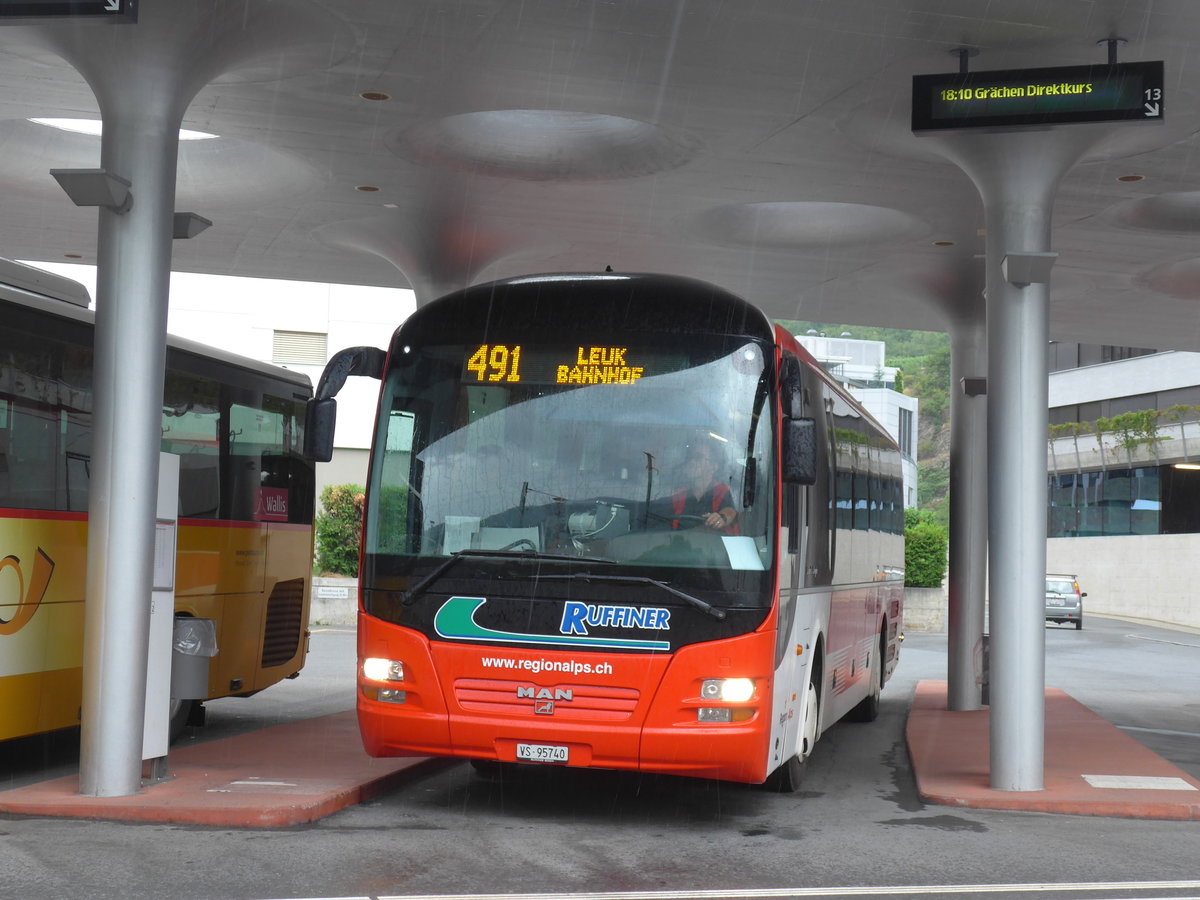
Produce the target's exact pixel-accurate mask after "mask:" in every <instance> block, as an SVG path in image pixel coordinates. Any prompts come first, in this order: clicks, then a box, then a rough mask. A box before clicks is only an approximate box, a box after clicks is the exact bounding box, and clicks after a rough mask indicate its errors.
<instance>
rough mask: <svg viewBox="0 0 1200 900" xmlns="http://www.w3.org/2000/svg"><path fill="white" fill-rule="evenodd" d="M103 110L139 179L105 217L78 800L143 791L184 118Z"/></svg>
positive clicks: (115, 151)
mask: <svg viewBox="0 0 1200 900" xmlns="http://www.w3.org/2000/svg"><path fill="white" fill-rule="evenodd" d="M145 99H146V105H143V106H141V107H140V108H138V109H136V110H130V109H128V108H127V107H128V104H124V103H122V104H117V105H116V108H113V105H112V104H110V105H109V108H108V109H106V110H105V117H104V118H105V121H104V137H103V143H102V149H101V165H102V166H103V167H104V168H105V169H106V170H107V171H109V172H112V173H116V174H119V175H121V176H123V177H125V178H128V179H129V180H130V181H132V183H133V194H134V201H133V206H132V208H131V209H130V210H129V211H128V212H127V213H124V214H122V215H117V214H116V213H114V212H111V211H109V210H103V209H102V210H101V211H100V223H99V236H98V255H97V271H96V276H97V281H96V356H95V363H94V368H93V379H94V389H95V393H94V396H95V408H94V410H93V417H92V480H91V494H90V504H89V515H88V578H87V597H88V602H87V604H86V618H85V624H84V635H85V642H84V662H83V667H84V671H85V672H86V673H88V674H89V676H90V677H88V678H85V679H84V694H83V727H82V734H81V748H80V771H79V790H80V793H82V794H86V795H89V796H121V795H125V794H132V793H136V792H137V791H138V790H139V788H140V786H141V751H142V734H141V722H142V717H143V712H144V705H145V687H144V685H145V678H146V653H147V649H146V648H147V643H146V642H147V636H148V633H149V627H150V624H149V623H150V607H149V598H150V589H151V580H152V572H153V548H154V515H155V502H156V499H157V490H158V488H157V485H158V454H159V445H160V442H161V426H162V415H161V412H160V409H161V407H162V390H163V371H164V365H165V354H166V349H165V347H166V344H165V341H166V331H167V295H168V290H169V284H170V274H171V231H172V218H173V216H174V200H175V165H176V153H177V142H178V134H179V123H180V116H179V115H178V113H177V112H176V111H175V110H172V109H170V105H169V104H168V103H164V102H162V99H159V100H158V102H157V103H155V102H153V101H154V99H155V98H153V97H151V98H145Z"/></svg>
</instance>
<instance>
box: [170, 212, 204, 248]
mask: <svg viewBox="0 0 1200 900" xmlns="http://www.w3.org/2000/svg"><path fill="white" fill-rule="evenodd" d="M211 227H212V221H211V220H209V219H206V218H204V216H199V215H196V213H194V212H177V213H175V227H174V230H173V232H172V234H171V237H173V238H174V239H175V240H177V241H183V240H187V239H188V238H194V237H195V236H196V235H198V234H199V233H200V232H202V231H204V230H205V229H208V228H211Z"/></svg>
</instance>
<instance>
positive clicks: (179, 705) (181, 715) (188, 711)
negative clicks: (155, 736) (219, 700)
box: [167, 697, 196, 744]
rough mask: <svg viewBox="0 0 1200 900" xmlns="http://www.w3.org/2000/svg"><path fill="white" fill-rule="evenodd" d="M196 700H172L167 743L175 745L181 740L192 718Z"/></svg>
mask: <svg viewBox="0 0 1200 900" xmlns="http://www.w3.org/2000/svg"><path fill="white" fill-rule="evenodd" d="M195 702H196V701H195V700H176V699H175V698H174V697H172V698H171V711H170V718H169V719H168V720H167V721H168V725H167V743H168V744H173V743H175V742H176V741H177V740H179V737H180V735H182V734H183V729H184V728H186V727H187V723H188V719H190V718H191V717H192V705H193V704H194V703H195Z"/></svg>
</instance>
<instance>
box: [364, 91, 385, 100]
mask: <svg viewBox="0 0 1200 900" xmlns="http://www.w3.org/2000/svg"><path fill="white" fill-rule="evenodd" d="M358 96H360V97H362V98H363V99H364V100H391V99H392V95H391V94H385V93H384V92H383V91H363V92H362V93H361V94H359V95H358Z"/></svg>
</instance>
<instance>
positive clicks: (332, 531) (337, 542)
mask: <svg viewBox="0 0 1200 900" xmlns="http://www.w3.org/2000/svg"><path fill="white" fill-rule="evenodd" d="M365 499H366V498H365V497H364V496H363V489H362V486H361V485H357V484H330V485H326V486H325V488H324V489H323V490H322V491H321V508H322V511H321V512H319V513H317V518H316V523H315V531H316V547H317V562H316V566H317V571H318V572H330V573H332V574H334V575H349V576H350V577H352V578H353V577H355V576H357V575H358V544H359V537H360V535H361V533H362V516H363V502H364V500H365Z"/></svg>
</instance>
